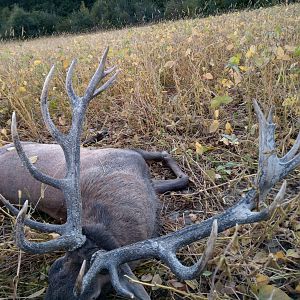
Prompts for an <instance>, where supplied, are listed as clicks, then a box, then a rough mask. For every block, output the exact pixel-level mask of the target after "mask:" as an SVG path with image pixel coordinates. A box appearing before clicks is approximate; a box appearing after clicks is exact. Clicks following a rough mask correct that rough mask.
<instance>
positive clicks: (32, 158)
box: [29, 155, 38, 164]
mask: <svg viewBox="0 0 300 300" xmlns="http://www.w3.org/2000/svg"><path fill="white" fill-rule="evenodd" d="M37 160H38V157H37V156H36V155H35V156H31V157H29V161H30V162H31V163H32V164H35V163H36V162H37Z"/></svg>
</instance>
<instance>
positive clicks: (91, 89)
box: [83, 47, 109, 102]
mask: <svg viewBox="0 0 300 300" xmlns="http://www.w3.org/2000/svg"><path fill="white" fill-rule="evenodd" d="M108 51H109V47H107V48H106V49H105V50H104V53H103V55H102V57H101V59H100V63H99V66H98V68H97V70H96V72H95V74H94V75H93V77H92V79H91V81H90V83H89V85H88V87H87V89H86V91H85V95H84V96H83V101H84V102H89V101H90V100H91V99H92V98H93V97H94V96H93V95H94V92H95V90H96V87H97V84H98V83H99V81H100V80H101V79H102V78H103V77H104V76H103V75H104V65H105V62H106V58H107V54H108Z"/></svg>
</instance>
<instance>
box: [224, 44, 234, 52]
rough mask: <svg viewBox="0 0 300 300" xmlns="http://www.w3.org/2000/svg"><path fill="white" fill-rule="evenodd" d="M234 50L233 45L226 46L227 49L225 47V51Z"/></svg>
mask: <svg viewBox="0 0 300 300" xmlns="http://www.w3.org/2000/svg"><path fill="white" fill-rule="evenodd" d="M233 48H234V45H233V44H229V45H227V47H226V49H227V50H229V51H230V50H232V49H233Z"/></svg>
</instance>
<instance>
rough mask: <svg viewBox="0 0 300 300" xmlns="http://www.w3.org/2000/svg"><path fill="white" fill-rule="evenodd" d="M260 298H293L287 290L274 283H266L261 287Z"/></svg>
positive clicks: (270, 299)
mask: <svg viewBox="0 0 300 300" xmlns="http://www.w3.org/2000/svg"><path fill="white" fill-rule="evenodd" d="M258 299H259V300H292V298H290V297H289V296H288V295H287V294H286V293H285V292H283V291H282V290H280V289H279V288H277V287H275V286H273V285H264V286H262V287H261V288H260V289H259V294H258Z"/></svg>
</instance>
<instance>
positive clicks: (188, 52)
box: [185, 48, 192, 56]
mask: <svg viewBox="0 0 300 300" xmlns="http://www.w3.org/2000/svg"><path fill="white" fill-rule="evenodd" d="M191 52H192V50H191V48H187V49H186V51H185V56H189V55H190V54H191Z"/></svg>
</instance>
